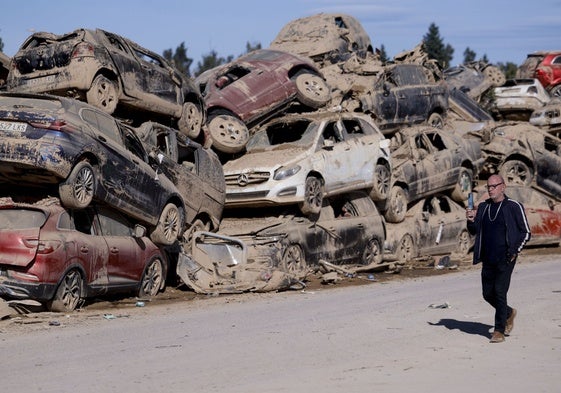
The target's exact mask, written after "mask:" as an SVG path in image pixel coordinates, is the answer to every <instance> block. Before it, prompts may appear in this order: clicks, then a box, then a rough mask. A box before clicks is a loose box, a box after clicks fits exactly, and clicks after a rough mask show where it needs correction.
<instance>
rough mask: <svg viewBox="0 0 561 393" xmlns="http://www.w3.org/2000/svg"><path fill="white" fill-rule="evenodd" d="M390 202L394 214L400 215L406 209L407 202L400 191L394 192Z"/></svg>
mask: <svg viewBox="0 0 561 393" xmlns="http://www.w3.org/2000/svg"><path fill="white" fill-rule="evenodd" d="M390 203H391V206H392V209H393V211H394V212H395V215H396V216H398V217H401V216H402V215H403V214H405V212H406V211H407V202H406V201H405V197H404V195H403V193H402V192H401V191H398V192H396V193H395V195H394V196H393V198H392V199H391V201H390Z"/></svg>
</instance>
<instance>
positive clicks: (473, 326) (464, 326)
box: [427, 319, 493, 338]
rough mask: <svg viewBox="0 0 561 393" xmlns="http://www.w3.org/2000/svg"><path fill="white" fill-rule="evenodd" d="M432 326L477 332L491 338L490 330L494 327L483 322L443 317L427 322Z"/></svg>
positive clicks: (469, 332)
mask: <svg viewBox="0 0 561 393" xmlns="http://www.w3.org/2000/svg"><path fill="white" fill-rule="evenodd" d="M427 323H428V324H429V325H431V326H444V327H445V328H447V329H449V330H456V329H457V330H459V331H461V332H464V333H467V334H477V335H480V336H483V337H487V338H491V333H490V332H489V330H490V329H491V328H492V327H493V326H491V325H487V324H485V323H481V322H471V321H458V320H457V319H441V320H440V321H438V322H437V323H432V322H427Z"/></svg>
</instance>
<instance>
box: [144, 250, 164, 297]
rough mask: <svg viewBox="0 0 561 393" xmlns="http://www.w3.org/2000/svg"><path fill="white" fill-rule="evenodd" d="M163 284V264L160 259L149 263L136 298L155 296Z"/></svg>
mask: <svg viewBox="0 0 561 393" xmlns="http://www.w3.org/2000/svg"><path fill="white" fill-rule="evenodd" d="M163 284H164V264H163V262H162V260H161V259H160V258H154V259H152V260H151V261H150V263H149V264H148V266H146V269H145V270H144V273H143V275H142V280H141V281H140V289H139V290H138V297H141V298H143V297H152V296H156V295H157V294H158V292H160V289H161V288H162V287H163Z"/></svg>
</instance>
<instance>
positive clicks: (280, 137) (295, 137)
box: [246, 119, 317, 152]
mask: <svg viewBox="0 0 561 393" xmlns="http://www.w3.org/2000/svg"><path fill="white" fill-rule="evenodd" d="M316 130H317V124H315V123H312V122H310V120H305V119H300V120H298V121H294V122H290V123H288V122H278V123H274V124H272V125H270V126H268V127H267V128H264V129H262V130H260V131H258V132H257V133H255V135H253V137H251V139H250V140H249V141H248V143H247V146H246V148H247V151H248V152H250V151H263V150H279V149H286V148H295V147H297V148H304V149H305V148H308V147H309V146H310V145H311V144H312V143H314V140H315V136H316Z"/></svg>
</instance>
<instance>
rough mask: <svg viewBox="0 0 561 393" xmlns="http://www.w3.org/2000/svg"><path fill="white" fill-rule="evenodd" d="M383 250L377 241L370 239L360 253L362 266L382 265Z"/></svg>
mask: <svg viewBox="0 0 561 393" xmlns="http://www.w3.org/2000/svg"><path fill="white" fill-rule="evenodd" d="M382 259H383V250H382V247H381V245H380V242H379V241H378V239H370V240H369V241H368V244H367V245H366V247H365V248H364V252H363V253H362V264H363V265H365V266H368V265H378V264H380V263H382Z"/></svg>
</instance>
